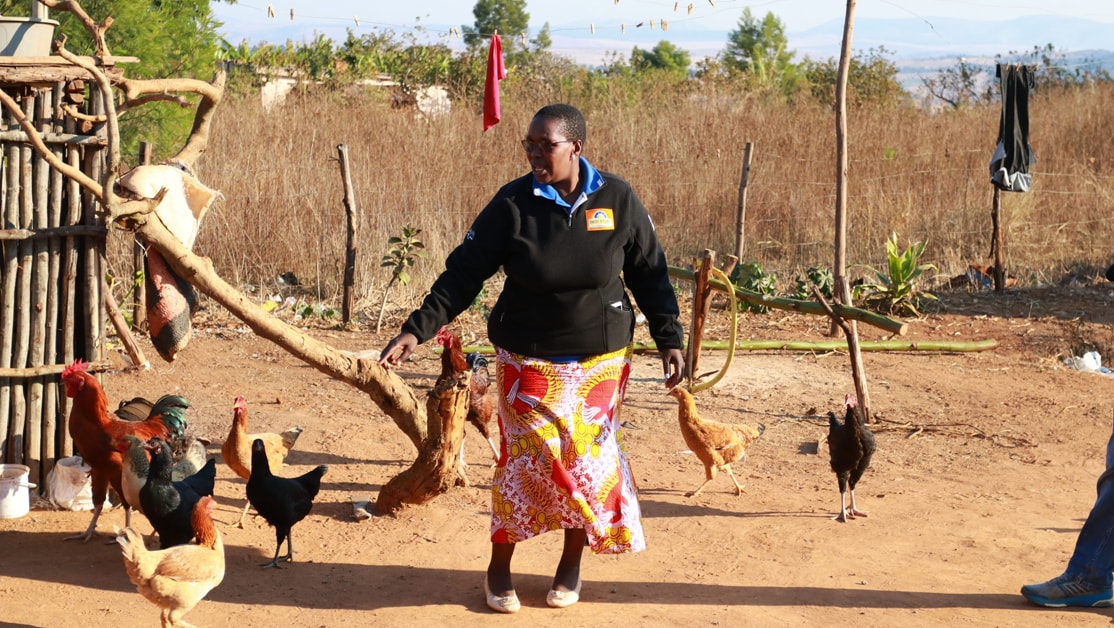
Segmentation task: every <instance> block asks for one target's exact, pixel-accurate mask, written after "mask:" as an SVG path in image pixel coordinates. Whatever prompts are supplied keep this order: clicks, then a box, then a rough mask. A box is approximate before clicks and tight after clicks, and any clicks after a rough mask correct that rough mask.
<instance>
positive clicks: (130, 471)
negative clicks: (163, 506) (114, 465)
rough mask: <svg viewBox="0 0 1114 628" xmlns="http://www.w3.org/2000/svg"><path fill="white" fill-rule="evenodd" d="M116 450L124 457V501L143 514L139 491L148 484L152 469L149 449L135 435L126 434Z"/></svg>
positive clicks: (121, 481) (121, 480) (122, 483)
mask: <svg viewBox="0 0 1114 628" xmlns="http://www.w3.org/2000/svg"><path fill="white" fill-rule="evenodd" d="M116 449H117V451H119V452H120V455H121V456H122V457H123V467H122V469H121V473H120V486H121V488H122V489H123V491H122V495H123V497H124V501H125V502H127V503H128V504H129V505H130V506H131V507H132V509H133V510H138V511H139V512H141V513H142V512H143V504H142V503H140V500H139V491H140V490H141V489H142V488H143V485H144V484H146V483H147V475H148V474H149V473H150V467H151V463H150V459H149V458H148V454H147V447H146V446H145V445H144V443H143V441H141V440H139V439H138V438H137V437H136V436H135V435H134V434H124V436H123V437H121V438H118V439H116Z"/></svg>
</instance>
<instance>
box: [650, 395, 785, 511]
mask: <svg viewBox="0 0 1114 628" xmlns="http://www.w3.org/2000/svg"><path fill="white" fill-rule="evenodd" d="M669 396H671V397H673V398H674V399H676V400H677V401H678V403H679V406H678V412H677V418H678V420H679V422H680V424H681V437H682V438H684V439H685V444H686V445H688V447H689V449H691V450H692V453H694V454H696V457H697V458H699V459H700V462H702V463H704V475H705V479H704V483H703V484H701V485H700V487H699V488H697V489H696V490H695V491H693V492H691V493H686V494H685V497H696V496H697V495H699V494H700V491H703V490H704V487H705V486H707V485H708V483H709V482H711V481H712V480H714V479H715V477H716V472H717V471H725V472H726V473H727V475H729V476H731V481H732V482H734V483H735V494H736V495H742V494H743V492H744V491H743V487H742V486H741V485H740V484H739V481H738V480H737V479H735V473H734V472H733V471H732V470H731V463H733V462H742V461H744V460H746V458H747V453H746V450H747V447H750V444H751V443H753V442H754V441H755V440H756V439H757V438H758V437H759V436H760V435H761V434H762V432H764V431H765V430H766V426H765V425H762V424H761V423H759V424H758V426H757V427H754V426H750V425H728V424H726V423H719V422H717V421H710V420H707V419H702V418H700V415H699V414H697V412H696V401H695V400H694V399H693V398H692V395H691V394H690V393H689V391H687V390H685V389H683V388H680V387H677V388H674V389H672V390H670V391H669Z"/></svg>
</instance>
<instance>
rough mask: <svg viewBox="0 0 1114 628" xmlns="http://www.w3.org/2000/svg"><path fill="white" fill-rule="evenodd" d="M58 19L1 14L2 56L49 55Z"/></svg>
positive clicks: (0, 38) (0, 54)
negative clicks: (39, 18)
mask: <svg viewBox="0 0 1114 628" xmlns="http://www.w3.org/2000/svg"><path fill="white" fill-rule="evenodd" d="M57 26H58V22H57V21H56V20H38V19H35V18H30V17H9V16H0V57H48V56H50V45H51V42H52V41H53V40H54V29H55V28H56V27H57Z"/></svg>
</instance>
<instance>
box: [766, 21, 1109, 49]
mask: <svg viewBox="0 0 1114 628" xmlns="http://www.w3.org/2000/svg"><path fill="white" fill-rule="evenodd" d="M1112 30H1114V24H1104V23H1100V22H1091V21H1088V20H1082V19H1078V18H1072V17H1059V16H1054V15H1040V16H1023V17H1016V18H1013V19H1010V20H1004V21H999V22H986V21H975V20H963V19H957V18H943V17H941V18H926V19H923V20H922V19H919V18H901V19H873V18H861V19H856V20H855V24H854V31H853V32H852V36H851V43H852V46H853V47H854V48H855V49H856V50H867V49H869V48H877V47H879V46H885V47H886V49H887V50H892V51H895V52H896V54H897V56H899V57H902V58H915V57H935V56H941V55H945V54H950V55H963V56H989V57H993V56H994V55H996V54H1001V55H1006V54H1007V53H1009V52H1011V51H1017V52H1025V51H1029V50H1032V49H1033V47H1034V46H1036V47H1041V48H1043V47H1044V46H1047V45H1048V44H1052V46H1053V48H1055V49H1056V50H1065V51H1078V50H1102V49H1110V48H1112V47H1114V41H1112V40H1111V31H1112ZM787 35H788V37H789V46H790V48H793V49H795V50H797V54H798V56H799V57H803V56H804V55H805V54H808V55H810V56H813V57H814V58H828V57H831V56H834V54H838V51H839V46H840V42H841V41H842V39H843V20H832V21H830V22H826V23H824V24H821V25H819V26H816V27H814V28H810V29H808V30H805V31H799V32H789V33H787ZM833 50H834V51H836V52H835V53H833V52H832V51H833Z"/></svg>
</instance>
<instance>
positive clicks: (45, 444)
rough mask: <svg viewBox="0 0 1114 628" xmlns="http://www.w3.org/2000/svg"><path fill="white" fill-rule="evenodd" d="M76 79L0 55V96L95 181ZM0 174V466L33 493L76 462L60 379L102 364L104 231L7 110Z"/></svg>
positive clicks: (92, 115)
mask: <svg viewBox="0 0 1114 628" xmlns="http://www.w3.org/2000/svg"><path fill="white" fill-rule="evenodd" d="M110 70H111V68H110ZM83 74H84V71H83V70H81V69H80V68H77V67H75V66H72V65H70V64H68V63H65V62H64V61H62V60H61V59H59V58H57V57H41V58H28V57H23V58H18V57H0V89H3V90H4V91H5V92H7V94H8V95H9V96H11V97H12V98H14V99H15V100H16V101H17V102H18V103H19V104H20V106H21V109H22V112H23V114H24V115H25V116H27V117H29V118H30V119H32V120H33V121H34V124H35V125H36V127H37V128H38V130H39V131H40V133H41V134H42V136H43V139H44V141H45V143H46V145H47V147H48V148H49V149H50V150H52V151H53V152H54V154H55V155H56V156H57V157H59V158H60V159H62V160H64V161H65V162H66V163H68V164H70V165H71V166H74V167H76V168H79V169H81V171H82V172H84V173H85V174H86V175H88V176H89V177H91V178H92V179H94V180H100V179H101V177H102V176H103V175H104V171H105V168H107V163H108V159H107V157H108V155H107V141H106V137H105V133H104V131H103V128H101V127H102V123H100V122H99V121H98V119H97V118H96V115H97V114H99V113H100V112H99V111H97V110H96V107H97V103H100V102H101V97H100V95H99V94H98V92H97V90H98V88H97V85H96V84H95V83H92V82H88V81H85V80H84V78H85V77H84V76H83ZM75 114H76V115H75ZM0 176H2V181H0V215H2V217H3V223H2V224H0V461H2V462H4V463H11V464H25V465H27V466H29V467H30V468H31V477H30V480H31V481H32V482H37V483H38V484H39V486H42V485H43V482H42V478H45V477H46V474H47V473H48V472H49V470H50V468H51V465H53V464H54V462H55V460H57V459H58V458H61V457H65V456H69V455H72V454H73V453H74V452H73V444H72V442H71V441H70V438H69V435H68V434H67V429H66V421H65V418H66V416H67V413H68V408H69V400H68V399H67V398H66V396H65V389H64V387H63V386H62V385H61V381H60V378H59V374H60V373H61V372H62V369H63V368H64V367H65V366H66V364H68V363H70V362H72V361H73V360H74V358H78V357H80V358H83V359H85V360H88V361H90V362H93V363H94V364H96V363H100V362H103V360H104V358H105V330H106V311H105V298H106V297H108V298H111V297H110V295H108V294H107V292H106V291H107V288H106V287H105V285H104V270H105V239H106V234H107V229H106V227H105V225H104V220H103V219H102V218H100V217H99V216H97V213H96V210H97V203H96V200H95V199H94V198H93V197H92V195H90V194H89V193H87V192H85V191H84V190H82V189H81V188H80V187H79V186H78V185H77V183H75V182H74V181H72V180H70V179H68V178H66V177H63V176H62V175H61V174H60V173H59V172H58V171H56V170H54V169H53V168H51V167H50V165H49V164H48V163H47V162H46V160H45V159H43V158H42V157H41V156H39V155H38V154H37V153H36V152H35V151H34V150H33V148H32V145H31V144H30V142H29V140H28V137H27V135H26V134H25V133H24V132H23V131H22V130H21V128H20V126H19V124H18V122H16V121H15V120H14V119H13V117H12V116H11V115H10V114H9V113H8V112H7V111H6V110H5V111H4V113H3V115H2V116H0Z"/></svg>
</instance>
